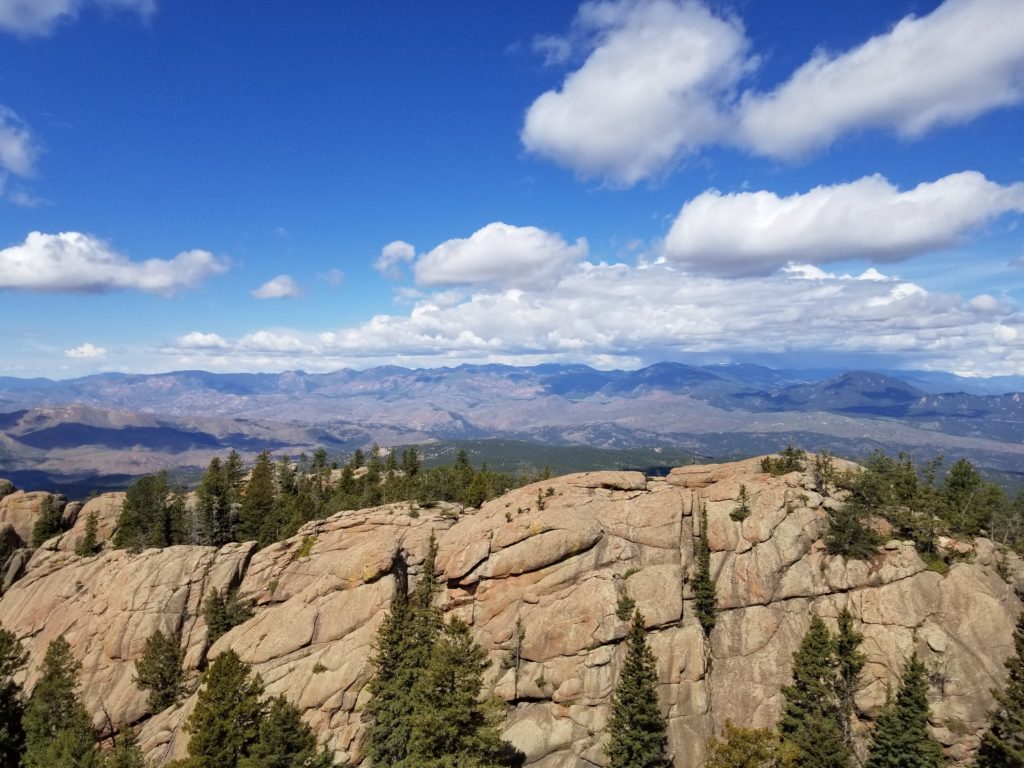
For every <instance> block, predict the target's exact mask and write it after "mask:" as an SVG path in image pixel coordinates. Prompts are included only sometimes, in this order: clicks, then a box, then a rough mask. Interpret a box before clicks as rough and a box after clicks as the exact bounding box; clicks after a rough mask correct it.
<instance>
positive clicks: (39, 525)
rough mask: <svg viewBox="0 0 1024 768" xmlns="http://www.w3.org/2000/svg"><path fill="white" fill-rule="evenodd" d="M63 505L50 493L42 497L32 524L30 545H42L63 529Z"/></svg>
mask: <svg viewBox="0 0 1024 768" xmlns="http://www.w3.org/2000/svg"><path fill="white" fill-rule="evenodd" d="M63 512H64V510H63V507H62V505H61V504H60V503H59V502H58V501H57V497H56V496H54V495H53V494H52V493H51V494H48V495H47V497H46V498H45V499H43V506H42V509H41V510H40V513H39V517H38V518H37V519H36V521H35V522H34V523H33V524H32V546H33V547H39V546H42V544H43V542H46V541H49V540H50V539H52V538H53V537H54V536H56V535H57V534H58V533H60V532H62V531H63V530H64V516H63Z"/></svg>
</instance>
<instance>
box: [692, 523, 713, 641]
mask: <svg viewBox="0 0 1024 768" xmlns="http://www.w3.org/2000/svg"><path fill="white" fill-rule="evenodd" d="M694 555H695V557H696V561H697V562H696V569H695V571H694V575H693V597H694V609H695V611H696V613H697V619H698V620H699V621H700V625H701V627H703V628H704V634H705V635H710V634H711V630H712V629H714V628H715V622H716V614H717V613H718V595H717V594H715V582H714V581H712V579H711V548H710V547H709V546H708V510H707V507H706V506H702V507H701V511H700V530H699V534H698V536H697V545H696V551H695V552H694Z"/></svg>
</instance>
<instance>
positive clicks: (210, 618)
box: [203, 587, 252, 645]
mask: <svg viewBox="0 0 1024 768" xmlns="http://www.w3.org/2000/svg"><path fill="white" fill-rule="evenodd" d="M250 618H252V606H251V605H250V604H249V603H248V602H246V601H245V600H243V599H242V597H241V596H240V595H239V594H238V590H237V589H236V588H229V589H227V590H225V591H223V592H221V591H220V590H218V589H215V588H213V587H211V588H210V592H209V594H207V596H206V599H205V600H203V620H204V621H206V641H207V642H208V643H210V644H211V645H212V644H213V643H215V642H216V641H217V638H219V637H220V636H221V635H223V634H224V633H225V632H227V631H228V630H229V629H231V628H232V627H237V626H238V625H239V624H244V623H245V622H246V621H248V620H249V619H250Z"/></svg>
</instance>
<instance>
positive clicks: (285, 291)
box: [252, 275, 302, 299]
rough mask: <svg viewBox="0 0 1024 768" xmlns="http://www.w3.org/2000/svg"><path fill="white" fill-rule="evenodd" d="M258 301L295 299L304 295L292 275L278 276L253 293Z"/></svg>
mask: <svg viewBox="0 0 1024 768" xmlns="http://www.w3.org/2000/svg"><path fill="white" fill-rule="evenodd" d="M252 295H253V296H255V297H256V298H257V299H295V298H298V297H299V296H301V295H302V292H301V291H300V290H299V286H298V283H296V282H295V280H294V279H292V277H291V276H290V275H278V276H277V277H274V278H271V279H270V280H267V282H265V283H264V284H263V285H261V286H260V287H259V288H257V289H256V290H254V291H253V292H252Z"/></svg>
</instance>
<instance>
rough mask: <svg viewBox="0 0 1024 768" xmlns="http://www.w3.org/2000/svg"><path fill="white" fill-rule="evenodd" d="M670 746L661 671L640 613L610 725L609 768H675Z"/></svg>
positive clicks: (632, 626)
mask: <svg viewBox="0 0 1024 768" xmlns="http://www.w3.org/2000/svg"><path fill="white" fill-rule="evenodd" d="M667 746H668V736H667V732H666V722H665V717H664V715H662V714H661V709H660V708H659V706H658V670H657V666H656V663H655V659H654V653H652V652H651V648H650V646H649V645H648V643H647V633H646V632H645V631H644V620H643V617H642V616H641V615H640V611H636V612H635V613H634V614H633V621H632V623H631V624H630V627H629V634H628V635H627V636H626V659H625V661H624V662H623V664H622V671H621V673H620V674H619V682H618V685H616V686H615V696H614V697H613V699H612V716H611V720H610V721H609V722H608V744H607V746H606V747H605V752H606V753H607V755H608V760H609V763H608V765H609V768H671V766H672V761H671V760H670V759H669V758H668V757H666V756H665V750H666V748H667Z"/></svg>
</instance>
